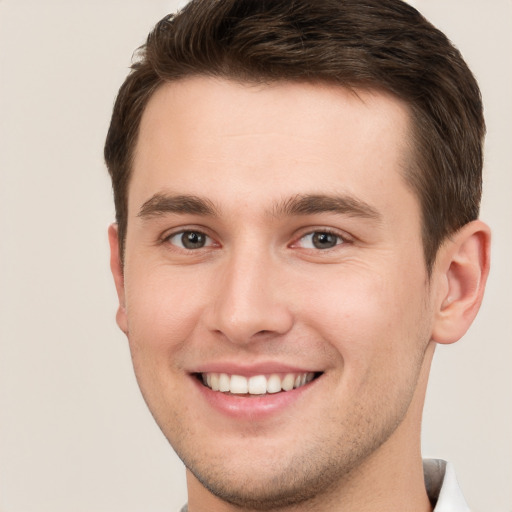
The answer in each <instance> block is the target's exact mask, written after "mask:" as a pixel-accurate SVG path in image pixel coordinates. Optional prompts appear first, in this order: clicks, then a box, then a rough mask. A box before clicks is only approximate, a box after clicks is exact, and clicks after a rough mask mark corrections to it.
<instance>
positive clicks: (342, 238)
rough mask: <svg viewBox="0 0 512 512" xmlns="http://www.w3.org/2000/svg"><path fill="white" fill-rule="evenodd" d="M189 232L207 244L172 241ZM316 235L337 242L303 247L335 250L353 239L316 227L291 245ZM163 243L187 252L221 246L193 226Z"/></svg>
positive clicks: (293, 245) (163, 240) (166, 236)
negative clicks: (187, 244)
mask: <svg viewBox="0 0 512 512" xmlns="http://www.w3.org/2000/svg"><path fill="white" fill-rule="evenodd" d="M187 233H189V234H190V235H196V237H198V238H201V237H205V244H204V245H201V246H200V247H195V248H191V247H185V246H183V243H182V244H181V246H180V245H178V243H176V242H174V243H173V242H172V239H173V238H176V237H179V236H181V240H182V241H183V236H184V235H185V234H187ZM315 235H328V236H329V237H335V239H336V243H335V244H334V245H333V246H332V247H324V248H318V247H302V249H305V250H308V251H315V252H316V251H319V252H327V251H331V250H335V249H336V248H337V247H338V246H340V245H344V244H347V243H350V242H351V241H352V240H351V239H350V237H348V236H347V235H345V234H343V235H342V234H340V233H338V232H336V231H334V230H332V229H328V228H320V229H314V230H311V231H307V232H305V233H303V234H301V236H300V237H298V238H296V239H295V241H294V242H292V243H291V244H290V245H289V247H292V248H293V247H297V246H300V242H301V241H303V240H304V239H305V238H306V237H314V236H315ZM189 241H191V243H194V242H193V240H189ZM161 243H167V244H169V245H172V246H174V247H177V248H178V249H179V250H182V251H185V252H194V251H196V250H200V249H205V248H208V247H215V246H217V247H218V246H219V245H218V244H216V243H215V242H214V240H213V238H212V237H211V236H209V235H207V234H206V233H205V232H204V231H202V230H200V229H192V228H191V229H181V230H180V231H175V232H173V233H169V234H167V235H165V236H164V237H162V239H161ZM313 244H314V242H313V241H312V242H311V245H313Z"/></svg>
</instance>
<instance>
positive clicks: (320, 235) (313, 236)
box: [300, 231, 343, 249]
mask: <svg viewBox="0 0 512 512" xmlns="http://www.w3.org/2000/svg"><path fill="white" fill-rule="evenodd" d="M300 241H301V245H302V247H304V248H305V249H332V248H333V247H336V246H337V245H339V244H341V243H343V240H342V239H341V237H340V236H338V235H335V234H334V233H329V232H328V231H313V232H312V233H308V234H307V235H304V236H303V237H302V238H301V240H300Z"/></svg>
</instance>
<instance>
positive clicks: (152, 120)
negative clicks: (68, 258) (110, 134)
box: [109, 77, 489, 512]
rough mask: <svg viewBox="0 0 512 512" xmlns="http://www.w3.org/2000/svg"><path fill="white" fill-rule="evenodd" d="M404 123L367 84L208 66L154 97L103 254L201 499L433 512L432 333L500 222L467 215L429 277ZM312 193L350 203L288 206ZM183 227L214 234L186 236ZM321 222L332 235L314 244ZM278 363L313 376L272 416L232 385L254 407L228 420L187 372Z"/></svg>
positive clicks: (143, 367) (447, 334) (467, 306)
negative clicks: (192, 240) (302, 80)
mask: <svg viewBox="0 0 512 512" xmlns="http://www.w3.org/2000/svg"><path fill="white" fill-rule="evenodd" d="M408 133H410V125H409V114H408V110H407V108H406V106H405V105H403V104H402V103H401V102H400V101H398V100H397V99H395V98H393V97H391V96H389V95H386V94H384V93H381V92H376V91H357V94H355V93H354V92H353V91H348V90H345V89H343V88H341V87H334V86H327V85H319V84H315V85H313V84H294V83H279V84H274V85H265V86H263V85H249V84H238V83H233V82H230V81H227V80H220V79H217V80H214V79H210V78H204V77H197V78H191V79H186V80H183V81H179V82H175V83H172V84H166V85H164V86H162V87H161V88H160V89H159V90H158V91H157V92H156V93H155V94H154V96H153V97H152V98H151V100H150V102H149V104H148V106H147V108H146V111H145V113H144V115H143V119H142V123H141V127H140V135H139V140H138V143H137V147H136V153H135V159H134V166H133V176H132V178H131V182H130V186H129V198H128V210H129V218H128V230H127V239H126V253H125V263H124V268H122V267H121V264H120V262H119V254H118V240H117V231H116V227H115V226H112V227H111V228H110V232H109V234H110V242H111V248H112V258H111V266H112V271H113V275H114V279H115V282H116V287H117V291H118V295H119V310H118V314H117V321H118V324H119V326H120V328H121V329H122V330H123V331H124V332H125V333H126V334H127V336H128V340H129V344H130V350H131V354H132V359H133V364H134V368H135V373H136V376H137V379H138V382H139V386H140V388H141V391H142V393H143V395H144V398H145V400H146V402H147V404H148V406H149V409H150V410H151V412H152V414H153V416H154V417H155V419H156V421H157V423H158V424H159V426H160V428H161V429H162V431H163V433H164V435H165V436H166V437H167V439H168V440H169V442H170V443H171V445H172V446H173V448H174V449H175V450H176V451H177V453H178V455H179V456H180V457H181V458H182V460H183V461H184V462H185V464H186V466H187V468H188V469H187V481H188V489H189V510H190V512H200V511H212V510H213V511H219V512H220V511H226V512H228V511H232V510H282V511H284V510H287V511H299V510H308V511H313V510H322V511H329V510H333V511H334V510H344V511H358V512H361V511H377V510H379V511H382V510H414V511H427V510H431V506H430V503H429V501H428V498H427V495H426V492H425V488H424V483H423V474H422V468H421V455H420V422H421V410H422V406H423V401H424V394H425V388H426V384H427V379H428V370H429V366H430V362H431V359H432V355H433V352H434V346H435V343H436V342H438V343H451V342H453V341H455V340H456V339H458V338H459V337H460V336H461V335H462V334H463V333H464V332H465V330H466V329H467V327H468V326H469V324H470V323H471V321H472V319H473V317H474V315H475V314H476V311H477V310H478V307H479V304H480V301H481V298H482V293H483V287H484V284H485V278H486V275H487V269H488V247H489V232H488V229H487V227H486V226H485V225H484V224H482V223H481V222H479V221H475V222H474V223H471V224H469V225H467V226H466V227H465V228H463V229H462V230H461V231H460V232H459V233H457V234H456V235H454V236H453V238H452V239H451V240H450V241H447V242H446V243H445V244H444V245H443V246H442V248H441V249H440V251H439V254H438V258H437V260H436V264H435V266H434V270H433V273H432V276H431V278H430V279H429V278H428V276H427V272H426V267H425V262H424V258H423V249H422V243H421V218H420V208H419V204H418V200H417V198H416V197H415V195H414V194H413V193H412V191H411V190H410V189H409V187H408V186H407V184H406V182H405V181H404V179H403V172H404V171H405V168H406V165H407V161H408V154H409V148H408V145H407V142H408ZM176 196H180V197H181V196H187V197H190V196H192V197H194V198H200V199H201V200H202V203H201V204H202V205H203V206H205V209H204V210H203V211H200V210H199V209H198V208H197V205H196V206H195V207H194V208H192V209H191V208H190V204H188V205H187V204H185V203H186V202H185V203H184V202H183V201H181V202H180V201H178V202H177V201H176ZM304 196H308V197H309V196H315V197H317V196H328V197H329V198H332V197H333V196H336V197H337V198H340V197H341V198H342V199H343V201H344V203H343V204H344V209H341V210H340V209H338V210H339V211H325V210H324V209H322V207H318V204H317V203H318V201H317V203H315V204H316V206H317V207H316V208H315V210H314V211H309V212H308V211H304V209H303V210H300V208H299V209H297V208H295V210H294V209H293V208H292V209H291V211H290V208H288V209H287V208H286V206H285V205H287V204H288V205H289V204H290V203H291V202H293V201H294V200H295V202H297V198H298V197H304ZM162 197H163V198H165V200H164V201H163V202H162V200H161V199H162ZM155 198H156V199H155ZM313 202H314V201H313ZM156 203H158V204H157V207H155V204H156ZM178 203H179V205H178V206H176V205H177V204H178ZM310 203H311V201H310ZM324 203H325V202H324ZM184 204H185V206H184ZM354 204H355V205H356V206H357V208H354ZM324 206H325V204H324ZM361 208H362V209H361ZM171 210H172V211H171ZM141 212H142V213H141ZM184 230H188V231H193V232H195V233H198V232H199V233H203V234H204V235H205V236H206V237H207V238H205V240H206V244H205V245H204V246H203V247H199V248H197V249H187V248H185V247H184V246H183V245H182V237H181V233H182V232H183V231H184ZM319 232H320V233H325V232H329V233H331V235H332V238H331V239H330V240H334V241H335V244H336V245H334V246H333V247H330V248H323V247H321V248H318V247H315V246H314V244H313V243H312V242H313V239H312V235H311V234H312V233H319ZM271 364H273V365H278V366H279V365H283V366H286V367H293V368H300V369H304V370H306V371H314V372H317V374H320V376H319V378H317V379H315V380H314V381H313V382H312V383H311V384H309V385H308V386H306V387H305V388H304V389H303V390H302V392H301V393H300V394H298V397H297V398H295V399H294V400H292V401H291V402H290V403H288V404H286V405H284V406H283V407H278V408H277V409H276V410H275V411H273V412H272V413H271V414H261V411H256V412H254V414H251V412H250V407H251V405H250V402H247V401H249V400H253V398H241V400H244V401H245V403H248V404H249V405H248V407H249V413H248V414H246V415H245V416H243V417H236V418H234V417H231V416H229V415H227V414H225V413H224V412H223V411H219V410H218V409H217V408H216V407H215V406H213V405H212V404H211V403H210V402H208V401H207V400H205V398H204V393H203V391H204V390H201V385H200V384H198V381H197V379H196V378H195V377H194V375H193V374H194V373H196V372H200V371H204V370H205V369H209V368H213V367H214V368H216V369H217V368H222V367H223V365H224V366H229V367H233V366H234V367H240V368H252V367H253V366H251V365H259V367H265V366H266V365H267V366H268V365H271ZM253 403H255V402H253Z"/></svg>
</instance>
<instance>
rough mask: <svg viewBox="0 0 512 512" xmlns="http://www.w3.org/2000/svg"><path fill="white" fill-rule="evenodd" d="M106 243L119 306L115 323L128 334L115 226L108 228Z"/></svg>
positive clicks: (122, 278) (121, 270) (121, 267)
mask: <svg viewBox="0 0 512 512" xmlns="http://www.w3.org/2000/svg"><path fill="white" fill-rule="evenodd" d="M108 241H109V244H110V270H111V272H112V276H113V278H114V283H115V285H116V291H117V297H118V299H119V306H118V308H117V314H116V321H117V325H118V326H119V328H120V329H121V330H122V331H123V332H124V333H125V334H128V321H127V317H126V303H125V289H124V274H123V264H122V262H121V257H120V253H119V235H118V229H117V224H111V225H110V226H109V228H108Z"/></svg>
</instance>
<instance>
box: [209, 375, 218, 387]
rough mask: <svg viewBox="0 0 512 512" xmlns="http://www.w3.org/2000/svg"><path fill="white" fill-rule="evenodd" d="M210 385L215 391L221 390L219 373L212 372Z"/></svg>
mask: <svg viewBox="0 0 512 512" xmlns="http://www.w3.org/2000/svg"><path fill="white" fill-rule="evenodd" d="M210 386H211V388H212V389H213V391H219V375H218V374H217V373H212V375H211V379H210Z"/></svg>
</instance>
